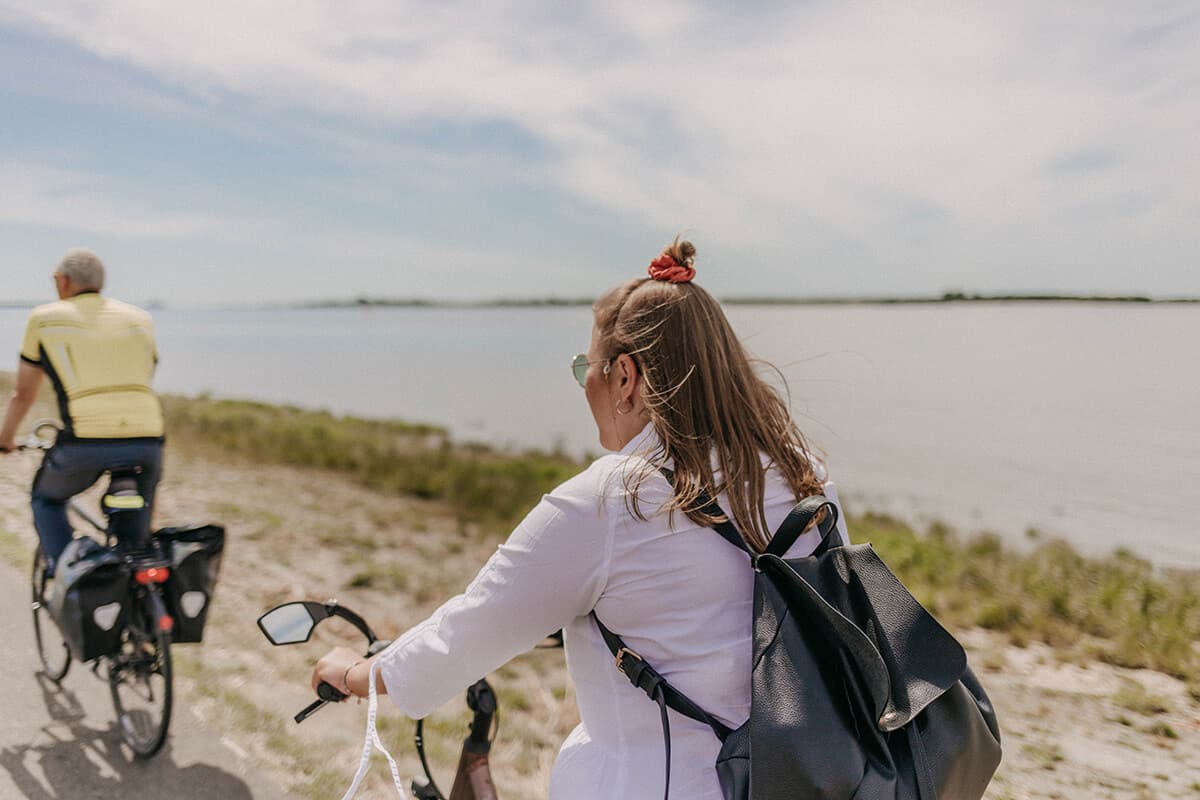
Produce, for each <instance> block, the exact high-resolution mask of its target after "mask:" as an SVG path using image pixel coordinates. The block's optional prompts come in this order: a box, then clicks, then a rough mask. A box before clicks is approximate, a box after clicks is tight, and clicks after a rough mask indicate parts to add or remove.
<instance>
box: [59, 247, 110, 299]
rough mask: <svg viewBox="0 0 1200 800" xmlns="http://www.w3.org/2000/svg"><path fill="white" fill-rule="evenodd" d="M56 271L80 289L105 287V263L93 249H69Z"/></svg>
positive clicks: (97, 289) (98, 289) (96, 289)
mask: <svg viewBox="0 0 1200 800" xmlns="http://www.w3.org/2000/svg"><path fill="white" fill-rule="evenodd" d="M56 272H58V274H59V275H63V276H65V277H66V279H67V280H69V281H70V282H71V283H73V284H75V286H77V287H79V288H80V289H92V290H95V291H97V292H98V291H100V290H101V289H103V288H104V264H103V262H101V261H100V259H99V257H97V256H96V254H95V253H93V252H92V251H91V250H83V249H78V250H68V251H67V254H66V255H65V256H63V259H62V261H60V262H59V264H58V269H57V270H56Z"/></svg>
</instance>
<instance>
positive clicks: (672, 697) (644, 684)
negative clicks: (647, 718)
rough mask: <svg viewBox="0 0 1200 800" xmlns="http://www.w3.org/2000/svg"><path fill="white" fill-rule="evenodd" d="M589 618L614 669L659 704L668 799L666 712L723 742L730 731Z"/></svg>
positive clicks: (598, 618)
mask: <svg viewBox="0 0 1200 800" xmlns="http://www.w3.org/2000/svg"><path fill="white" fill-rule="evenodd" d="M592 619H593V620H595V621H596V627H597V628H598V629H599V630H600V636H601V637H603V638H604V643H605V644H606V645H608V649H609V651H610V652H611V653H612V654H613V656H614V657H615V658H616V659H617V669H618V670H620V671H621V674H622V675H624V676H625V677H626V678H628V679H629V682H630V683H632V684H633V685H634V686H636V687H637V688H639V689H641V690H642V691H643V692H645V693H646V695H647V696H648V697H649V698H650V699H651V700H653V701H654V702H656V703H658V710H659V713H660V714H661V715H662V729H663V748H664V749H665V750H666V758H667V776H666V780H665V782H664V785H663V800H668V798H670V796H671V721H670V719H669V718H668V717H667V709H668V708H673V709H674V710H675V711H678V712H679V713H680V714H683V715H684V716H685V717H688V718H690V719H694V720H696V721H697V722H703V723H704V724H705V725H707V726H709V727H710V728H712V731H713V733H715V734H716V735H717V738H718V739H720V740H721V741H722V742H724V741H725V737H727V736H729V734H730V733H732V732H733V731H732V730H731V729H730V728H729V726H727V725H725V724H724V723H722V722H721V721H720V720H718V719H716V718H715V717H713V716H711V715H709V713H708V712H707V711H705V710H704V709H702V708H701V707H700V706H698V705H696V704H695V703H693V702H692V701H691V700H689V699H688V696H687V695H685V694H684V693H683V692H681V691H679V690H678V689H676V688H675V687H674V686H672V685H671V684H669V683H667V679H666V678H664V677H663V676H662V675H659V674H658V671H657V670H655V669H654V667H652V666H650V665H649V664H648V663H646V660H645V659H644V658H642V657H641V656H640V655H638V654H637V653H635V652H634V651H633V650H631V649H629V648H628V647H626V646H625V642H624V641H622V639H621V637H620V636H618V635H617V634H615V633H613V632H612V631H610V630H609V629H608V627H607V626H606V625H605V624H604V623H603V622H601V621H600V617H598V616H596V612H595V611H592Z"/></svg>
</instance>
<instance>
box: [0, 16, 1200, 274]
mask: <svg viewBox="0 0 1200 800" xmlns="http://www.w3.org/2000/svg"><path fill="white" fill-rule="evenodd" d="M0 21H4V22H6V23H7V24H9V25H16V26H20V27H23V28H25V29H28V30H34V31H37V32H39V33H42V34H48V35H51V36H55V37H59V38H61V39H64V40H67V41H69V42H72V43H74V44H75V45H76V46H78V47H80V48H83V49H85V50H87V51H89V52H91V53H94V54H96V55H99V56H101V57H103V58H107V59H113V60H117V61H120V62H123V63H128V64H131V65H134V66H136V67H138V68H140V69H143V70H146V71H147V72H149V73H152V74H153V75H155V76H156V77H157V78H158V79H159V80H162V81H165V82H168V83H170V84H173V85H175V86H177V87H180V88H181V89H183V90H184V91H186V92H189V93H192V94H193V95H194V96H195V97H198V98H201V99H203V98H206V97H221V96H232V97H237V98H243V99H246V100H248V101H253V102H255V103H262V104H266V105H268V106H270V107H274V108H276V109H278V110H279V111H280V112H281V113H285V114H286V113H290V112H301V113H307V114H317V115H327V116H329V117H330V118H333V119H340V120H344V121H346V120H349V121H354V124H352V125H350V127H351V128H353V127H354V125H356V124H360V123H362V122H364V121H366V122H369V123H370V124H372V125H376V126H380V131H379V132H378V133H376V134H372V136H368V137H367V140H368V141H369V140H370V139H371V138H377V139H378V140H380V141H385V140H386V139H387V138H388V135H387V130H388V128H389V127H392V128H394V129H397V128H402V129H405V130H408V129H411V128H412V126H414V125H419V124H427V123H430V122H431V121H432V122H434V123H436V122H437V121H449V122H453V123H454V124H456V125H466V126H472V125H476V126H479V127H478V129H479V130H487V126H488V125H497V126H501V129H503V130H508V131H512V132H514V136H515V139H516V140H521V139H523V138H526V137H527V140H528V142H530V143H533V145H532V146H531V147H529V148H528V150H529V152H531V153H534V154H535V155H536V159H537V161H536V164H537V166H536V167H534V166H532V162H530V163H526V164H524V165H523V166H524V167H526V168H530V169H533V170H534V171H536V172H537V173H538V174H539V176H540V177H541V178H543V179H545V180H548V181H550V182H552V184H553V185H555V186H557V187H558V188H559V189H561V190H562V191H564V192H567V193H568V194H570V195H571V196H573V197H575V198H577V199H579V200H580V201H582V202H585V203H588V204H590V205H593V206H595V207H598V208H601V209H604V210H605V211H607V212H608V213H610V214H613V215H614V216H615V217H616V218H618V219H624V220H627V221H629V223H630V224H633V225H641V226H647V227H654V228H657V229H662V230H668V231H673V230H676V229H677V228H678V227H680V226H684V225H685V226H690V227H693V228H696V229H700V230H703V231H704V232H705V235H706V236H709V237H711V238H713V239H714V240H719V241H721V242H723V243H724V244H725V245H726V246H728V247H735V246H740V247H743V248H746V247H751V248H753V247H755V246H759V247H762V248H764V250H770V249H776V250H777V249H779V248H786V247H788V246H794V243H795V242H796V240H797V239H801V240H805V241H808V242H810V243H812V244H813V246H814V247H817V248H818V249H825V250H834V249H838V248H850V249H857V250H858V252H859V253H860V254H863V253H868V254H873V255H870V256H869V257H868V256H864V258H867V260H868V261H871V260H874V261H880V262H887V261H888V259H889V258H890V256H889V253H895V252H900V251H901V249H902V248H900V249H898V245H897V243H900V244H903V243H904V242H910V243H912V242H925V243H926V245H925V246H936V245H937V243H939V242H943V243H944V244H945V247H946V249H947V251H948V252H951V253H953V252H954V251H955V248H958V247H962V248H964V249H966V250H970V249H971V248H972V247H973V248H974V249H975V250H976V251H977V252H976V254H975V258H976V259H977V260H980V261H982V262H986V263H989V264H990V263H994V258H993V256H991V255H989V253H988V251H989V250H991V249H992V245H993V244H994V243H997V242H1000V241H1003V240H1005V238H1006V237H1009V236H1011V235H1012V232H1013V231H1014V230H1020V229H1021V228H1022V226H1043V225H1046V224H1047V223H1052V222H1054V221H1066V220H1071V224H1072V225H1076V226H1080V227H1077V228H1074V229H1072V230H1071V231H1064V232H1063V234H1062V238H1061V239H1055V243H1054V246H1052V247H1048V249H1047V252H1059V251H1061V250H1063V249H1064V248H1066V247H1068V246H1075V245H1077V244H1078V243H1079V241H1080V240H1081V239H1086V238H1087V237H1083V236H1081V233H1088V234H1094V235H1095V236H1097V237H1099V241H1098V243H1097V244H1096V245H1095V246H1094V252H1093V251H1088V252H1089V253H1090V254H1094V255H1095V257H1097V258H1105V257H1115V256H1106V255H1105V253H1106V252H1107V251H1113V252H1116V251H1123V248H1121V247H1115V248H1114V247H1113V246H1112V244H1113V242H1114V239H1115V237H1121V236H1126V237H1129V236H1133V235H1134V234H1136V236H1135V237H1134V238H1136V239H1137V241H1138V242H1143V241H1145V239H1143V238H1142V237H1146V236H1152V235H1159V236H1166V237H1170V236H1173V237H1177V238H1178V237H1182V238H1183V239H1185V240H1186V241H1187V242H1189V243H1196V242H1197V239H1196V236H1197V234H1196V233H1195V227H1196V226H1195V220H1196V215H1197V212H1198V211H1200V206H1198V201H1197V199H1196V193H1195V191H1194V188H1193V187H1194V186H1196V185H1197V180H1198V179H1200V174H1198V171H1200V153H1198V148H1197V145H1196V143H1195V136H1194V132H1195V130H1197V129H1200V104H1198V102H1197V99H1196V97H1197V92H1196V89H1197V87H1200V61H1198V60H1197V59H1195V57H1194V53H1195V49H1196V40H1197V33H1198V32H1200V20H1198V17H1197V14H1196V13H1195V12H1194V11H1193V10H1192V6H1191V5H1190V4H1189V3H1186V2H1176V3H1170V2H1167V3H1156V4H1137V5H1127V6H1122V7H1117V8H1106V9H1105V10H1104V11H1103V13H1101V12H1099V11H1097V10H1096V9H1095V7H1094V5H1093V4H1091V3H1088V2H1083V0H1080V1H1079V2H1075V3H1062V4H1052V5H1050V6H1046V5H1045V4H1038V3H1032V2H1028V3H1014V4H1004V5H1002V6H997V5H996V4H989V3H964V4H953V5H946V4H928V3H916V4H884V3H861V4H832V3H812V4H803V5H798V6H794V7H787V8H783V9H774V8H757V9H752V10H750V11H744V10H743V9H742V8H741V7H740V6H739V5H737V4H731V5H729V6H728V7H721V6H718V5H716V4H713V5H708V6H704V5H696V4H683V3H654V4H645V3H634V2H626V1H624V0H623V1H622V2H612V3H604V4H599V3H596V4H569V5H565V6H564V5H561V4H559V5H550V6H535V5H531V4H524V3H516V2H507V3H494V4H487V5H486V6H485V7H483V8H479V7H477V6H475V5H467V4H462V3H452V2H448V3H439V4H423V3H415V2H413V3H400V2H393V1H392V0H387V1H386V2H385V1H384V0H360V1H359V2H355V3H348V4H346V3H331V2H318V1H317V0H301V1H300V2H296V1H295V0H288V1H287V2H283V0H265V1H264V2H256V3H250V4H246V3H242V2H233V1H232V0H216V1H215V2H209V3H204V4H183V5H179V4H169V5H161V4H143V3H138V4H131V3H118V2H102V1H101V0H66V1H64V2H57V3H54V4H45V3H41V2H33V1H32V0H28V1H26V0H19V1H14V0H8V1H7V2H0ZM434 129H436V126H435V127H434ZM361 137H362V133H361V131H355V132H352V133H349V134H348V135H347V140H348V141H350V142H354V141H356V140H360V139H361ZM1131 198H1133V200H1131ZM172 224H173V226H174V227H173V228H172V229H173V230H186V229H188V226H189V225H191V226H195V225H198V224H201V223H200V222H198V221H196V220H189V219H188V218H187V217H184V218H181V219H178V220H175V221H174V222H173V223H172ZM1045 231H1047V232H1046V233H1045V234H1044V235H1046V236H1048V237H1050V238H1052V239H1054V238H1055V236H1056V234H1055V233H1054V232H1053V230H1052V229H1051V228H1050V227H1046V228H1045ZM964 236H965V238H966V239H973V240H974V241H975V244H974V245H972V244H971V242H970V241H964ZM1130 241H1132V240H1130ZM913 246H916V245H915V244H914V245H913ZM1085 249H1086V246H1085ZM1126 249H1127V248H1126ZM916 252H918V251H911V252H908V253H907V256H906V257H908V258H911V257H912V256H913V254H914V253H916ZM995 252H1001V250H1000V249H997V250H996V251H995ZM1005 257H1010V254H1009V253H1006V256H1005ZM1121 257H1126V253H1124V252H1121ZM1162 257H1163V258H1164V259H1167V260H1171V259H1177V258H1178V257H1179V255H1178V253H1175V252H1172V253H1166V254H1165V255H1163V256H1162Z"/></svg>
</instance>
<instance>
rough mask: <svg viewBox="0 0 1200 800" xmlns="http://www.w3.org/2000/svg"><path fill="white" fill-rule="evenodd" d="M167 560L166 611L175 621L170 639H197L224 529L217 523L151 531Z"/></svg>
mask: <svg viewBox="0 0 1200 800" xmlns="http://www.w3.org/2000/svg"><path fill="white" fill-rule="evenodd" d="M154 536H155V538H156V539H158V541H159V543H160V544H161V545H162V548H163V553H164V555H166V557H167V559H168V560H170V562H171V574H170V576H169V577H168V578H167V582H166V583H165V584H164V585H163V595H164V598H165V599H166V603H167V611H169V612H170V614H171V616H172V617H173V618H174V620H175V628H174V630H173V632H172V634H171V641H173V642H175V643H181V642H199V641H200V640H201V639H202V638H203V637H204V623H205V621H206V620H207V619H208V607H209V605H210V604H211V602H212V597H213V591H214V590H215V589H216V586H217V576H218V575H219V574H220V571H221V555H222V553H223V552H224V550H225V529H224V528H222V527H221V526H220V525H191V526H185V527H179V528H163V529H162V530H160V531H156V532H155V534H154Z"/></svg>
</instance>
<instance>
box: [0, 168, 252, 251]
mask: <svg viewBox="0 0 1200 800" xmlns="http://www.w3.org/2000/svg"><path fill="white" fill-rule="evenodd" d="M0 186H3V187H4V191H3V192H0V224H8V225H32V226H36V227H45V228H56V229H61V230H69V231H77V232H82V233H88V234H93V235H101V236H106V237H107V236H115V237H122V238H129V239H135V240H136V239H141V240H151V241H158V240H180V239H197V238H201V237H209V236H214V235H231V234H233V235H237V236H238V238H242V239H245V238H249V237H251V236H256V235H259V234H260V233H261V232H262V229H261V228H256V227H254V226H252V225H249V224H248V223H246V222H245V221H241V220H236V221H235V220H231V219H226V218H223V217H221V216H220V215H214V214H205V213H193V212H183V211H173V210H164V209H161V208H157V207H155V206H153V205H150V204H146V203H140V202H136V201H123V200H121V199H120V197H119V194H118V191H114V190H116V189H117V187H114V186H113V185H112V184H111V182H110V181H109V180H108V179H106V178H103V177H101V176H96V175H88V174H84V173H75V172H69V171H66V170H62V169H57V168H53V167H46V166H43V165H40V164H30V163H22V162H11V161H0Z"/></svg>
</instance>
